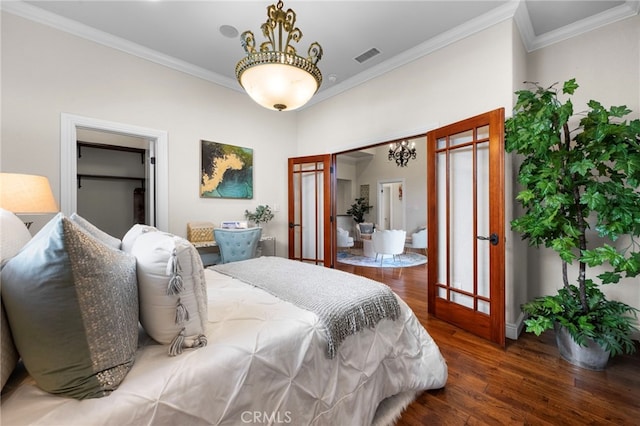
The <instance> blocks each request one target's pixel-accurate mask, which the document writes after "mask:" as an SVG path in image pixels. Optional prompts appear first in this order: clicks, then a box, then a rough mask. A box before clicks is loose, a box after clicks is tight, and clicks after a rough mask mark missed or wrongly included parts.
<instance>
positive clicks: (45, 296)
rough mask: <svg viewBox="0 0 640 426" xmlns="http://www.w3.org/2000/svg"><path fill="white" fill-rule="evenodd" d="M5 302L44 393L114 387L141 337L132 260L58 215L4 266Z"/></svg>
mask: <svg viewBox="0 0 640 426" xmlns="http://www.w3.org/2000/svg"><path fill="white" fill-rule="evenodd" d="M1 278H2V301H3V303H4V307H5V309H6V314H7V318H8V320H9V324H10V326H11V330H12V332H13V337H14V340H15V343H16V346H17V348H18V352H19V353H20V355H21V356H22V360H23V362H24V365H25V367H26V369H27V370H28V372H29V373H30V374H31V376H32V377H33V378H34V379H35V381H36V383H37V384H38V386H39V387H40V388H42V389H43V390H45V391H47V392H51V393H54V394H60V395H66V396H70V397H73V398H77V399H84V398H98V397H102V396H105V395H108V394H109V393H110V392H111V391H113V390H114V389H116V388H117V387H118V385H119V384H120V382H121V381H122V380H123V379H124V377H125V376H126V374H127V373H128V371H129V369H130V368H131V366H132V365H133V361H134V356H135V351H136V346H137V336H138V290H137V281H136V267H135V258H134V257H133V256H131V255H128V254H126V253H124V252H122V251H120V250H115V249H113V248H111V247H108V246H106V245H104V244H103V243H101V242H100V241H98V240H96V239H95V238H92V237H90V236H89V235H87V234H86V233H85V232H84V231H82V230H81V229H80V228H78V226H77V225H75V224H74V223H73V222H72V221H71V220H69V219H68V218H65V217H64V215H63V214H62V213H59V214H58V215H56V216H55V217H54V218H53V219H52V220H51V221H50V222H49V223H48V224H47V225H45V227H44V228H42V229H41V230H40V232H38V234H36V236H34V237H33V239H32V240H31V241H30V242H29V243H28V244H27V245H26V246H25V247H24V248H23V249H22V250H21V251H20V253H18V254H17V255H16V256H15V257H13V258H12V259H11V260H10V261H9V262H7V264H6V265H5V266H4V268H3V269H2V277H1Z"/></svg>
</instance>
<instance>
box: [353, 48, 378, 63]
mask: <svg viewBox="0 0 640 426" xmlns="http://www.w3.org/2000/svg"><path fill="white" fill-rule="evenodd" d="M379 54H380V51H379V50H378V49H376V48H375V47H372V48H371V49H369V50H367V51H366V52H364V53H362V54H360V55H359V56H356V57H355V60H356V61H358V62H360V63H363V62H365V61H368V60H369V59H371V58H373V57H374V56H377V55H379Z"/></svg>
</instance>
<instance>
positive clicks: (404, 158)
mask: <svg viewBox="0 0 640 426" xmlns="http://www.w3.org/2000/svg"><path fill="white" fill-rule="evenodd" d="M409 159H412V160H415V159H416V143H415V142H411V147H409V141H407V140H404V141H402V142H395V143H392V144H390V145H389V161H392V160H395V162H396V165H398V166H400V167H405V166H406V165H407V163H408V162H409Z"/></svg>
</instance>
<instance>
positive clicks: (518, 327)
mask: <svg viewBox="0 0 640 426" xmlns="http://www.w3.org/2000/svg"><path fill="white" fill-rule="evenodd" d="M523 329H524V313H522V312H520V316H519V317H518V319H517V320H516V322H515V324H512V323H507V324H506V325H505V336H506V338H507V339H511V340H518V336H520V333H522V330H523Z"/></svg>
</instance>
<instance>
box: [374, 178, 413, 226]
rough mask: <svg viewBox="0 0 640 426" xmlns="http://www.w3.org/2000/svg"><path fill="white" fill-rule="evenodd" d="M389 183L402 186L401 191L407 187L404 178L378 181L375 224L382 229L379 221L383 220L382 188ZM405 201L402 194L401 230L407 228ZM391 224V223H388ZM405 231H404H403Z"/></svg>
mask: <svg viewBox="0 0 640 426" xmlns="http://www.w3.org/2000/svg"><path fill="white" fill-rule="evenodd" d="M389 183H399V184H401V185H402V188H403V190H404V189H405V188H406V187H407V185H405V179H404V178H393V179H382V180H379V181H378V189H377V193H378V214H377V222H378V225H379V226H381V227H384V224H383V223H380V222H381V221H383V220H384V218H383V215H384V207H383V195H382V188H383V186H384V185H385V184H389ZM404 200H406V194H403V196H402V226H403V228H406V227H407V207H406V204H405V201H404ZM394 214H397V212H394ZM389 223H391V222H389ZM405 230H406V229H405Z"/></svg>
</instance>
